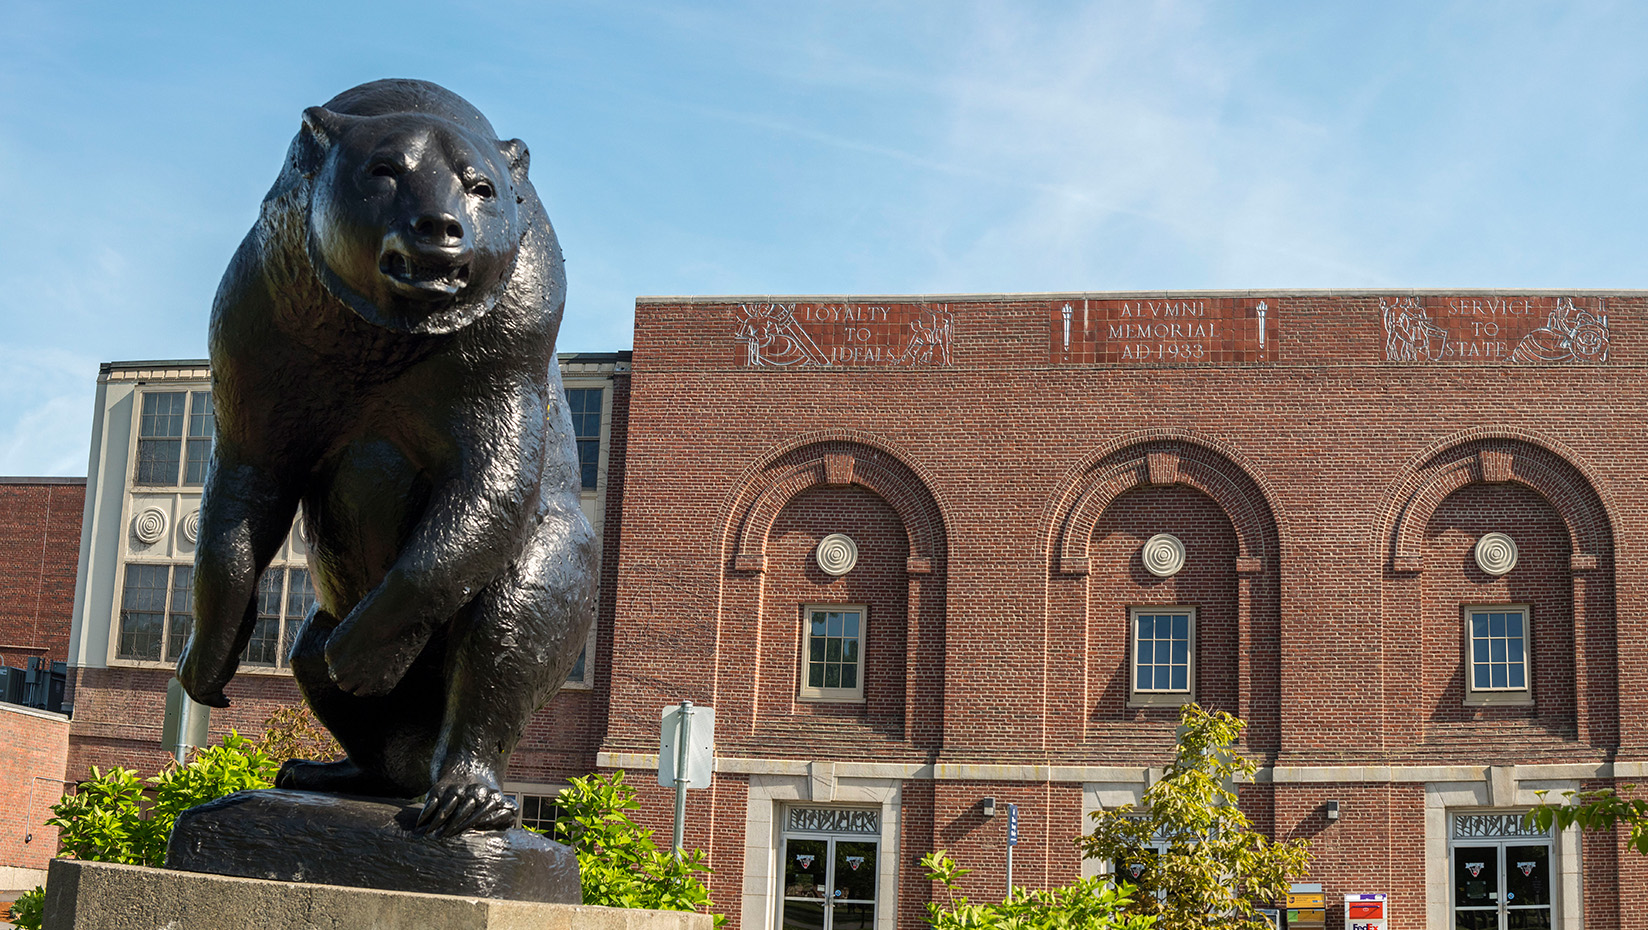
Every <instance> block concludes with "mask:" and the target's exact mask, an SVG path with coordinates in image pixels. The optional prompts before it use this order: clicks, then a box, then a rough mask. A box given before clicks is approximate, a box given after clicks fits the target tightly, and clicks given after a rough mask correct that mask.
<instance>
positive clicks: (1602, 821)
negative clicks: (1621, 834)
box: [1527, 785, 1648, 856]
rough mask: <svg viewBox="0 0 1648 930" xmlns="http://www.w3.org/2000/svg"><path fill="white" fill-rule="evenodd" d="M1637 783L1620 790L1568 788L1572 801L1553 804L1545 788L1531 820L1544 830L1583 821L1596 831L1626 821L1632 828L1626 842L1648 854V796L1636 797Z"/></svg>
mask: <svg viewBox="0 0 1648 930" xmlns="http://www.w3.org/2000/svg"><path fill="white" fill-rule="evenodd" d="M1635 792H1636V786H1635V785H1620V786H1619V790H1618V791H1615V790H1614V789H1612V788H1600V789H1597V790H1595V791H1564V792H1562V796H1563V797H1564V798H1567V799H1568V800H1569V801H1570V802H1571V803H1569V804H1551V803H1549V802H1548V801H1546V800H1545V792H1543V791H1541V792H1539V793H1538V794H1539V806H1538V807H1536V808H1534V809H1533V810H1531V811H1529V812H1528V816H1527V819H1528V822H1529V823H1530V824H1532V825H1534V826H1536V827H1538V828H1539V829H1541V830H1549V829H1551V827H1552V826H1555V827H1556V828H1557V829H1564V828H1567V827H1571V826H1573V825H1574V824H1576V823H1577V824H1579V826H1580V829H1582V830H1590V831H1593V832H1602V831H1610V830H1613V829H1614V828H1615V827H1616V826H1618V825H1619V824H1621V823H1623V824H1625V825H1626V826H1628V827H1629V828H1630V830H1631V835H1630V838H1629V839H1628V840H1626V843H1627V844H1628V845H1629V846H1630V847H1631V848H1632V849H1634V850H1636V851H1637V852H1639V853H1641V854H1642V855H1645V856H1648V800H1644V799H1642V798H1638V797H1634V796H1633V795H1634V794H1635Z"/></svg>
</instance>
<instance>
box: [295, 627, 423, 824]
mask: <svg viewBox="0 0 1648 930" xmlns="http://www.w3.org/2000/svg"><path fill="white" fill-rule="evenodd" d="M336 625H337V620H336V619H335V618H334V617H332V616H331V614H329V613H327V612H326V611H325V610H322V609H321V608H320V607H319V605H316V606H315V607H313V608H311V610H310V614H309V616H308V617H306V618H305V619H304V623H303V626H302V627H301V628H300V629H299V630H298V634H297V640H296V644H295V645H294V647H293V649H292V656H291V666H292V674H293V676H294V677H295V678H296V679H297V683H298V689H299V690H300V691H301V692H302V693H303V698H304V701H305V702H307V703H308V705H309V707H310V709H311V710H313V711H314V713H315V717H316V718H318V719H319V720H320V722H321V723H322V724H324V725H325V726H326V728H327V729H328V730H330V731H332V735H333V736H334V737H336V738H337V740H338V744H339V745H341V746H342V747H343V749H344V752H346V753H347V754H348V756H347V758H344V759H341V760H338V761H335V762H314V761H310V760H307V759H293V760H290V761H288V762H286V763H285V764H283V765H282V766H281V767H280V773H279V774H278V775H277V776H276V777H275V787H277V788H294V789H297V790H300V791H321V792H329V793H333V794H359V795H367V796H371V797H396V798H412V797H417V796H418V795H421V794H423V793H424V792H425V791H427V790H428V789H429V760H430V757H431V755H432V754H433V753H434V748H435V744H436V742H437V740H438V738H439V735H440V726H441V721H442V719H443V718H444V716H445V703H446V701H445V689H444V686H443V684H442V674H441V658H442V656H444V654H445V651H446V643H445V640H444V637H437V638H438V639H439V640H440V642H438V643H432V644H431V645H432V648H431V649H430V650H428V652H427V653H426V654H425V655H424V656H421V657H420V658H419V660H418V661H417V662H416V663H415V664H414V665H413V667H412V670H411V671H410V672H408V673H407V675H406V676H405V678H403V679H402V681H401V682H400V684H399V685H397V686H396V688H395V689H394V690H393V691H391V692H390V693H389V694H387V695H384V696H382V697H360V696H357V695H354V694H350V693H349V692H347V691H344V690H342V689H341V688H339V687H338V686H337V684H336V683H335V682H333V681H332V677H331V673H330V671H329V669H328V667H327V663H326V656H325V649H326V643H327V639H328V637H329V636H330V635H331V633H332V629H333V627H335V626H336Z"/></svg>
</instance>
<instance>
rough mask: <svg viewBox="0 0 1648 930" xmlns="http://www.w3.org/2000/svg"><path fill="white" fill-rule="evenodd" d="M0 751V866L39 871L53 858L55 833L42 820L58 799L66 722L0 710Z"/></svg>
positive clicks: (65, 748) (39, 714)
mask: <svg viewBox="0 0 1648 930" xmlns="http://www.w3.org/2000/svg"><path fill="white" fill-rule="evenodd" d="M0 746H4V747H5V757H4V758H5V762H4V764H3V766H0V770H3V775H0V866H11V867H15V868H24V869H44V868H45V867H46V863H47V862H48V861H49V860H50V859H51V857H52V856H54V855H56V854H57V828H56V827H48V826H46V818H48V817H50V816H51V806H52V805H53V804H55V803H57V799H58V798H59V797H61V796H62V795H63V787H64V783H63V772H64V769H65V765H66V764H67V760H68V752H69V721H68V718H67V717H64V716H62V715H61V714H49V713H46V712H45V711H36V710H31V709H27V708H22V707H18V706H16V705H14V704H0Z"/></svg>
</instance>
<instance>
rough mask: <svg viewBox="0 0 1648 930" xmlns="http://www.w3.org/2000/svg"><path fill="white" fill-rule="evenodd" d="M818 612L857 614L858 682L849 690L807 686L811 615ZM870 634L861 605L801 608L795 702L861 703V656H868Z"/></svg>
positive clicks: (862, 693)
mask: <svg viewBox="0 0 1648 930" xmlns="http://www.w3.org/2000/svg"><path fill="white" fill-rule="evenodd" d="M818 611H824V612H829V613H851V612H856V613H857V614H858V662H857V666H858V683H857V684H856V685H855V686H854V687H851V688H830V687H813V686H811V685H808V684H807V678H808V675H807V667H808V663H809V662H810V661H811V656H812V638H813V634H812V623H813V614H814V613H815V612H818ZM869 633H870V612H869V610H867V609H866V608H865V605H863V604H806V605H804V606H803V607H802V608H801V636H800V640H801V655H800V661H799V662H798V663H797V665H796V681H797V684H798V685H799V686H800V687H799V690H798V692H797V698H798V700H802V701H807V702H817V703H828V702H834V703H841V704H852V703H859V704H862V703H863V702H864V672H865V664H866V663H865V661H864V659H865V656H866V655H867V653H868V647H869Z"/></svg>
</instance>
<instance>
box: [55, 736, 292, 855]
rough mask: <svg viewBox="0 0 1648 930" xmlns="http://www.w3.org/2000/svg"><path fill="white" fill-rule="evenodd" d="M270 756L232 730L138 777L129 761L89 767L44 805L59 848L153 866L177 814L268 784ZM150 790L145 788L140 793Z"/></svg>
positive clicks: (270, 779) (272, 766)
mask: <svg viewBox="0 0 1648 930" xmlns="http://www.w3.org/2000/svg"><path fill="white" fill-rule="evenodd" d="M276 768H277V766H276V764H275V762H274V761H273V760H272V759H270V758H269V757H268V756H267V755H265V754H264V753H263V751H262V750H260V749H259V748H258V746H257V744H256V743H254V742H252V741H251V740H249V739H247V738H245V737H244V736H241V735H240V734H238V733H236V732H234V731H233V730H231V731H229V733H228V734H227V735H226V736H224V737H223V744H222V745H221V746H213V747H211V748H209V749H202V750H200V751H198V752H196V753H195V756H194V758H193V759H191V760H189V763H188V764H187V765H177V764H176V763H173V764H171V765H168V766H167V767H166V768H165V769H164V770H163V771H161V773H160V774H159V775H155V776H154V777H152V778H146V779H140V778H138V777H137V773H136V772H133V771H132V770H130V769H124V768H116V769H111V770H110V771H108V772H104V771H101V770H99V769H97V768H93V769H92V777H91V780H89V781H86V782H82V783H81V784H80V786H79V789H78V790H77V791H76V792H75V793H74V794H69V795H64V796H63V799H62V800H60V801H58V802H57V803H56V804H54V805H52V815H53V816H52V817H51V819H50V820H47V821H46V822H47V823H48V824H51V825H53V826H55V827H57V830H58V834H57V838H58V842H59V843H60V844H62V850H63V854H64V855H66V856H70V857H72V858H75V859H87V860H90V861H93V862H121V863H125V864H128V865H147V866H160V865H161V864H163V863H164V862H165V860H166V839H167V837H169V836H171V833H172V824H173V823H174V822H176V820H177V815H178V814H181V813H183V812H184V811H186V810H188V809H189V808H191V807H194V806H195V805H196V804H205V803H206V802H207V801H214V800H216V799H218V798H221V797H225V796H227V795H231V794H234V793H235V792H236V791H244V790H246V789H249V788H268V787H270V786H272V785H273V784H274V779H275V770H276ZM146 792H148V793H152V794H146Z"/></svg>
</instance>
